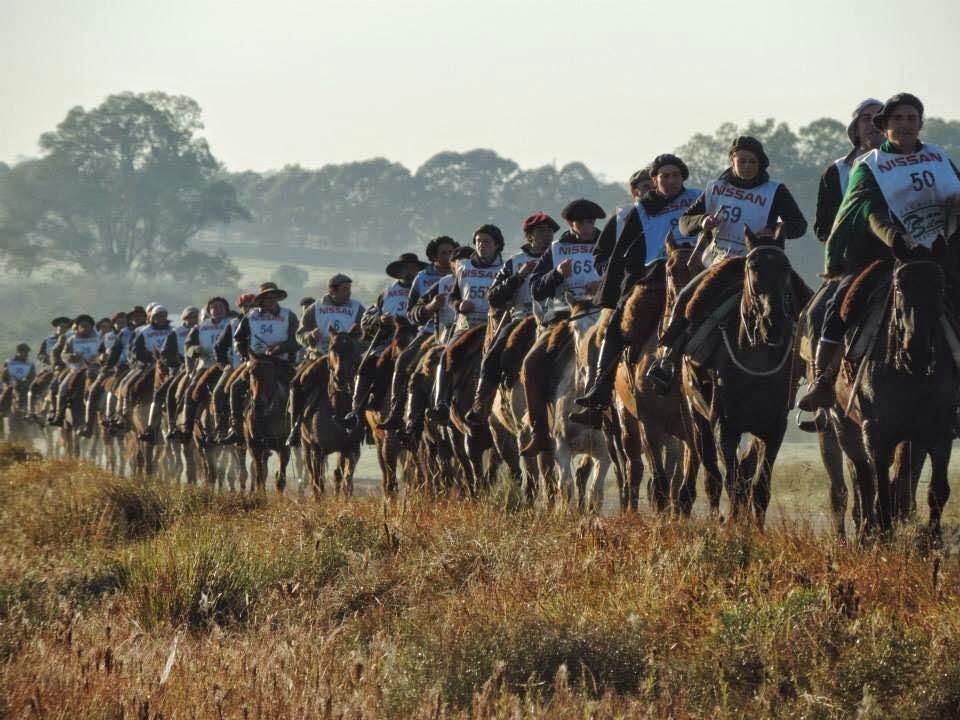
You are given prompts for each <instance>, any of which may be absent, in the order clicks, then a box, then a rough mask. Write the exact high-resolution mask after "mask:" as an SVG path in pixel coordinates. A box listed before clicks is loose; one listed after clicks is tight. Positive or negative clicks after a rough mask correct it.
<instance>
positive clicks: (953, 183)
mask: <svg viewBox="0 0 960 720" xmlns="http://www.w3.org/2000/svg"><path fill="white" fill-rule="evenodd" d="M861 162H864V163H866V165H867V167H869V168H870V172H871V173H873V177H874V179H875V180H876V182H877V185H878V186H879V188H880V192H882V193H883V198H884V200H886V201H887V207H889V208H890V212H891V213H893V215H894V216H895V217H896V218H897V220H899V221H900V223H901V224H902V225H903V227H904V229H905V230H906V231H907V232H908V233H909V234H910V237H911V238H913V240H914V242H916V243H918V244H920V245H924V246H925V247H930V246H931V245H933V241H934V240H936V239H937V237H939V236H941V235H943V236H945V235H946V226H947V200H948V199H949V198H950V196H951V195H956V194H958V193H960V179H958V178H957V174H956V173H955V172H954V170H953V166H952V165H951V164H950V159H949V158H948V157H947V154H946V152H945V151H944V150H943V148H941V147H939V146H937V145H932V144H926V145H924V146H923V148H922V149H921V150H919V151H917V152H915V153H910V154H908V155H897V154H894V153H887V152H883V151H882V150H879V149H877V150H871V151H870V152H869V153H867V154H866V155H865V156H864V157H863V159H862V160H861Z"/></svg>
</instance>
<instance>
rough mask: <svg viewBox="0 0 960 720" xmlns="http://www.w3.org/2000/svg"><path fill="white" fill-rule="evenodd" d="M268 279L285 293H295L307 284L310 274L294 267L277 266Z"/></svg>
mask: <svg viewBox="0 0 960 720" xmlns="http://www.w3.org/2000/svg"><path fill="white" fill-rule="evenodd" d="M270 279H271V280H273V281H274V282H275V283H276V284H277V285H279V286H280V287H281V288H283V289H284V290H286V291H287V292H297V291H299V290H302V289H303V287H304V286H305V285H306V284H307V281H308V280H309V279H310V273H308V272H307V271H306V270H304V269H303V268H300V267H297V266H296V265H279V266H278V267H277V269H276V270H274V271H273V275H272V276H271V278H270Z"/></svg>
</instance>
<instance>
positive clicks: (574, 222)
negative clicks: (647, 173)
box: [520, 198, 606, 457]
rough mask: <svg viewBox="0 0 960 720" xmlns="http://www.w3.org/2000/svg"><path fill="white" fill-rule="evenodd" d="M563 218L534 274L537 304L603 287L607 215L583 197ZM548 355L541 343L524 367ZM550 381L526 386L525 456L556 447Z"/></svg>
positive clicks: (589, 294) (532, 281) (532, 282)
mask: <svg viewBox="0 0 960 720" xmlns="http://www.w3.org/2000/svg"><path fill="white" fill-rule="evenodd" d="M560 216H561V217H562V218H563V219H564V220H566V221H567V225H568V226H569V229H568V230H566V231H565V232H564V233H563V235H561V236H560V239H559V240H554V241H553V242H552V243H551V244H550V247H549V248H547V250H546V252H544V253H543V255H541V256H540V259H539V260H538V261H537V266H536V267H535V268H534V269H533V272H532V273H531V274H530V289H531V293H532V295H533V299H534V300H535V301H537V302H544V301H546V300H548V299H550V298H554V297H557V296H560V295H562V296H563V297H564V298H565V299H567V300H571V301H580V300H588V299H589V298H590V297H592V296H593V294H594V293H595V292H596V291H597V288H598V287H599V285H600V276H599V274H598V273H597V270H596V268H595V267H594V264H593V249H594V247H595V246H596V244H597V240H598V239H599V237H600V231H599V230H597V228H596V227H595V224H596V221H597V220H599V219H601V218H603V217H606V213H605V212H604V211H603V208H601V207H600V206H599V205H597V204H596V203H595V202H591V201H590V200H586V199H584V198H580V199H579V200H574V201H572V202H570V203H568V204H567V206H566V207H564V208H563V210H562V211H561V213H560ZM544 352H545V347H544V346H543V344H541V343H539V341H538V343H537V344H535V345H534V348H533V349H532V350H531V351H530V353H528V354H527V357H526V359H525V360H524V366H525V367H526V366H527V364H528V362H530V363H536V362H538V360H539V359H540V358H541V357H542V356H543V354H544ZM524 374H525V375H526V373H524ZM550 382H551V378H549V377H544V376H543V374H540V375H538V377H537V378H536V382H525V383H524V386H523V393H524V398H525V400H526V403H527V414H528V415H529V417H530V425H531V429H532V431H533V434H532V436H531V438H530V441H529V442H527V444H526V445H524V446H523V447H522V448H521V450H520V454H521V455H523V456H524V457H533V456H536V455H537V454H538V453H541V452H544V451H546V450H549V449H550V448H551V447H552V444H551V442H550V431H549V427H548V425H547V390H548V387H549V384H550Z"/></svg>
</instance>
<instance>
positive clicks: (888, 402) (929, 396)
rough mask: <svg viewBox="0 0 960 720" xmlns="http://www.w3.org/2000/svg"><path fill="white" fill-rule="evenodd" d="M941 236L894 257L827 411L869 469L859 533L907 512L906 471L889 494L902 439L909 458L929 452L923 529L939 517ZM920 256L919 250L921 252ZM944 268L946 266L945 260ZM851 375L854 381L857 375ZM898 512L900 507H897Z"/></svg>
mask: <svg viewBox="0 0 960 720" xmlns="http://www.w3.org/2000/svg"><path fill="white" fill-rule="evenodd" d="M957 240H958V238H957V237H956V236H955V237H954V238H951V243H950V244H949V245H950V247H949V248H948V245H947V243H944V242H943V241H942V240H938V241H937V243H935V244H934V249H933V252H931V253H924V254H923V255H921V254H920V253H919V252H918V253H916V254H915V255H914V258H915V259H912V260H910V261H908V262H898V263H897V265H896V267H895V269H894V270H893V279H892V288H891V292H890V293H889V295H890V297H889V300H888V305H887V308H886V314H885V319H884V322H883V324H882V329H881V333H880V334H879V335H878V336H877V338H876V340H875V342H874V343H873V347H872V350H871V351H870V352H869V353H868V354H867V355H866V356H865V357H864V359H863V360H862V361H861V362H862V367H860V368H859V369H858V370H857V371H856V372H854V369H853V368H850V367H845V368H844V371H843V372H842V373H841V374H840V377H839V378H838V381H837V400H838V406H839V408H843V409H845V408H848V407H849V408H851V412H850V413H849V415H847V416H845V417H844V416H843V415H842V412H841V411H840V410H839V408H838V409H835V410H834V412H833V416H834V419H835V421H836V422H837V424H838V431H839V434H840V438H841V442H842V444H843V448H844V451H845V452H846V453H847V454H848V456H850V457H851V459H852V460H853V461H854V462H858V463H863V462H868V463H869V466H870V468H871V470H872V473H871V474H870V475H868V476H867V477H865V478H860V482H859V483H858V486H857V487H856V488H855V491H856V492H858V493H859V495H860V506H861V514H862V523H861V526H860V528H859V530H860V532H861V534H865V533H869V532H870V531H871V530H873V529H874V528H875V527H876V526H877V525H879V527H880V529H881V530H883V531H887V530H889V529H890V528H891V525H892V521H893V517H894V514H895V512H897V511H898V510H900V509H902V510H904V512H908V511H909V508H910V506H911V504H912V493H913V490H914V485H913V482H912V478H911V477H910V475H911V474H910V473H901V476H902V477H905V478H906V481H905V482H902V483H901V488H900V490H899V491H898V492H897V491H895V488H894V486H893V485H892V484H891V477H890V464H891V461H892V460H893V457H894V452H895V450H896V448H897V446H898V445H899V444H900V443H901V442H904V441H909V442H910V446H911V452H912V454H913V455H915V456H916V457H917V458H922V457H924V456H929V458H930V461H931V466H932V477H931V482H930V490H929V494H928V498H927V500H928V504H929V508H930V518H929V531H930V533H931V536H932V537H933V538H935V539H938V538H939V536H940V517H941V514H942V512H943V507H944V505H945V504H946V502H947V498H948V497H949V495H950V487H949V484H948V482H947V468H948V465H949V462H950V451H951V445H952V441H953V430H952V428H953V419H954V412H955V408H956V399H957V397H956V396H957V382H958V372H957V366H956V363H955V359H954V355H953V353H952V352H951V347H950V340H949V339H948V336H949V337H954V338H955V337H956V331H955V330H954V329H953V326H952V325H951V324H950V323H951V320H950V319H949V318H948V316H947V314H946V299H947V290H948V277H947V273H946V272H945V270H944V265H945V262H946V261H947V259H948V256H950V255H952V254H953V253H955V252H956V245H955V243H956V242H957ZM924 255H925V256H924ZM948 266H949V264H948ZM858 377H859V381H858ZM897 514H903V513H899V512H898V513H897Z"/></svg>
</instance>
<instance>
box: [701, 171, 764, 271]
mask: <svg viewBox="0 0 960 720" xmlns="http://www.w3.org/2000/svg"><path fill="white" fill-rule="evenodd" d="M778 187H780V183H778V182H776V181H775V180H769V181H767V182H765V183H764V184H763V185H758V186H757V187H754V188H738V187H736V186H734V185H731V184H730V183H727V182H724V181H723V180H714V181H713V182H710V183H707V188H706V190H705V191H704V194H705V198H706V209H707V214H708V215H713V214H714V213H718V216H717V219H718V224H717V226H716V228H714V231H713V248H712V249H713V250H714V252H712V253H711V254H710V256H707V255H706V253H705V262H706V261H707V258H708V257H709V259H710V261H712V262H716V261H717V260H720V259H722V258H724V257H729V256H731V255H738V256H739V255H744V254H745V253H746V245H745V244H744V241H743V228H744V226H746V227H748V228H750V230H752V231H753V232H758V231H759V230H762V229H763V228H765V227H766V226H767V221H768V220H769V218H770V208H771V207H772V206H773V196H774V195H776V193H777V188H778ZM718 211H719V212H718ZM708 264H709V263H708Z"/></svg>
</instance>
